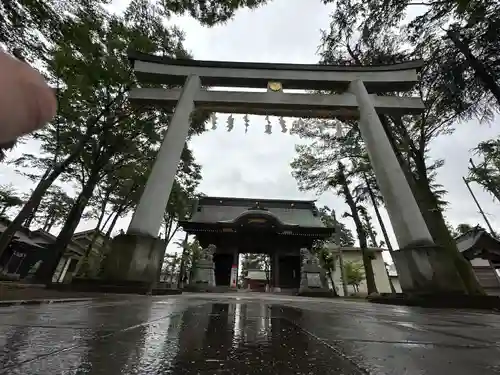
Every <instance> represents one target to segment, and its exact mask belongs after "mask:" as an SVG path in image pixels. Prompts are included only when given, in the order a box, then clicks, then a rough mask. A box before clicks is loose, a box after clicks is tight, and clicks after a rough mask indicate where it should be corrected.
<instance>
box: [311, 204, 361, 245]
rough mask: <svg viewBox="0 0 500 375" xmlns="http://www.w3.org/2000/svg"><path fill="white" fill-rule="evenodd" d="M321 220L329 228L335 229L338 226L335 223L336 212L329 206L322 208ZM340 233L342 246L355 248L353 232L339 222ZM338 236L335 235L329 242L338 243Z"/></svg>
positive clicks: (320, 210) (320, 211)
mask: <svg viewBox="0 0 500 375" xmlns="http://www.w3.org/2000/svg"><path fill="white" fill-rule="evenodd" d="M318 211H319V218H320V219H321V221H322V222H323V224H324V225H325V226H326V227H328V228H333V227H335V226H336V223H335V217H334V212H333V210H332V209H330V208H329V207H327V206H323V207H321V208H320V209H319V210H318ZM337 225H338V228H339V231H340V236H339V237H340V246H343V247H348V246H354V242H355V241H354V236H353V234H352V231H351V230H350V229H349V228H347V226H346V225H345V224H344V223H342V222H340V221H338V222H337ZM336 238H337V236H336V235H334V236H333V238H331V239H330V240H329V241H333V242H335V241H336Z"/></svg>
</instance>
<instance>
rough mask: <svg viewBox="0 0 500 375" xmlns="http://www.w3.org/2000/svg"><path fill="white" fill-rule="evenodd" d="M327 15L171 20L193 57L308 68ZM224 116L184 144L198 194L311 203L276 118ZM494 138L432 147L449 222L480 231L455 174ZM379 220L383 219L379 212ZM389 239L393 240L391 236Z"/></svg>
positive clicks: (292, 11) (485, 135) (473, 130)
mask: <svg viewBox="0 0 500 375" xmlns="http://www.w3.org/2000/svg"><path fill="white" fill-rule="evenodd" d="M127 3H128V0H116V1H115V3H114V5H113V8H114V9H116V11H120V10H122V9H123V8H124V7H125V6H126V4H127ZM331 10H332V8H331V6H330V7H327V6H325V5H323V4H322V2H321V1H320V0H274V1H273V2H271V3H270V4H269V5H266V6H264V7H262V8H260V9H257V10H255V11H248V10H241V11H239V12H237V14H236V16H235V18H234V19H233V20H232V21H230V22H228V23H227V24H225V25H221V26H216V27H213V28H204V27H201V26H200V25H199V24H198V23H197V22H196V21H194V20H192V19H190V18H188V17H182V18H176V19H174V20H171V22H175V24H177V25H178V26H179V27H180V28H181V29H182V30H184V32H185V33H186V42H185V46H186V47H187V49H188V50H190V51H191V52H192V54H193V56H194V58H195V59H204V60H233V61H260V62H287V63H316V62H317V61H318V59H319V58H318V56H317V54H316V51H317V46H318V44H319V39H320V29H324V28H327V26H328V23H329V14H330V13H331ZM226 118H227V115H219V124H218V129H217V130H216V131H207V132H206V133H205V134H203V135H201V136H198V137H196V138H194V139H193V140H192V142H191V145H190V146H191V148H192V149H193V150H194V152H195V156H196V158H197V161H198V163H200V164H201V165H202V166H203V170H202V174H203V181H202V182H201V185H200V188H199V190H200V191H201V192H203V193H205V194H207V195H215V196H236V197H253V198H286V199H310V198H315V196H314V194H312V193H309V194H305V193H302V192H299V190H298V188H297V184H296V182H295V180H294V178H293V177H292V175H291V168H290V162H291V161H292V159H293V157H294V155H295V150H294V146H295V144H296V143H298V142H300V139H298V138H297V137H295V136H291V135H289V134H282V133H281V132H280V131H279V126H278V122H277V120H278V119H277V118H271V121H272V123H273V125H274V126H273V134H271V135H267V134H265V133H264V119H263V118H260V117H257V116H251V117H250V128H249V131H248V134H245V133H244V126H243V121H242V119H241V117H240V116H235V119H236V121H235V128H234V130H233V131H232V132H230V133H228V132H226V131H225V120H226ZM287 123H288V124H289V125H290V123H291V119H287ZM498 135H499V125H498V123H497V121H496V122H494V123H493V124H491V125H480V124H478V123H477V122H475V121H471V122H468V123H461V124H458V125H457V130H456V131H455V133H454V134H453V135H451V136H441V137H440V138H439V139H436V140H435V141H434V142H433V144H432V149H431V156H432V157H435V158H444V159H445V160H446V163H445V165H444V167H443V168H441V170H440V172H439V176H438V182H440V183H441V184H442V185H443V186H444V188H445V189H447V190H448V195H447V196H446V199H447V200H448V201H449V202H450V207H449V208H448V210H447V212H446V216H447V217H448V219H449V221H450V222H451V223H452V224H454V225H456V224H459V223H462V222H467V223H470V224H473V225H475V224H478V223H479V224H481V225H483V226H484V223H483V221H482V219H481V217H480V215H479V214H478V212H477V211H478V210H477V209H476V207H475V205H474V202H473V200H472V198H471V197H470V195H469V194H468V192H467V190H466V187H465V185H464V183H463V182H462V176H464V175H465V174H466V173H467V162H468V159H469V157H470V156H471V153H470V149H471V148H473V147H475V146H476V145H477V144H478V143H479V142H480V141H483V140H486V139H489V138H493V137H497V136H498ZM27 147H28V146H20V147H18V148H17V149H16V150H15V152H13V153H12V154H13V155H20V154H22V153H23V152H24V151H25V150H26V149H27ZM0 181H1V182H2V183H5V182H9V181H12V182H13V183H15V184H16V185H18V186H19V188H20V189H22V190H29V188H30V187H32V184H31V183H30V182H27V181H26V180H25V179H24V178H22V177H19V176H16V175H15V173H14V172H13V169H12V168H11V167H9V166H5V165H1V166H0ZM473 190H474V192H475V193H476V194H477V197H478V199H479V201H480V202H481V203H482V204H483V208H484V209H485V211H486V212H487V213H488V215H489V219H490V220H491V222H492V224H493V225H494V226H495V227H499V224H500V206H499V205H498V204H497V203H495V202H493V200H492V199H491V197H490V196H489V195H488V194H486V193H485V192H483V191H482V190H481V188H479V187H478V186H473ZM318 205H319V206H321V205H328V206H330V207H332V208H335V209H336V210H337V211H338V212H339V213H340V214H341V213H343V212H344V211H345V210H346V206H345V204H344V203H343V201H342V199H341V198H338V197H336V196H335V195H334V194H331V193H329V194H324V195H322V196H321V197H318ZM384 216H385V219H386V221H387V222H388V218H387V215H384ZM129 220H130V218H128V219H124V220H122V221H121V222H120V223H119V228H123V229H126V227H127V225H128V222H129ZM346 220H347V219H346ZM348 224H349V226H350V227H351V228H352V227H353V226H352V225H351V223H350V222H349V223H348ZM93 225H94V224H93V223H90V222H85V223H81V224H80V226H79V228H78V229H89V228H92V227H93ZM379 232H380V231H379ZM392 239H393V241H394V242H395V239H394V236H392ZM169 250H174V248H170V249H169Z"/></svg>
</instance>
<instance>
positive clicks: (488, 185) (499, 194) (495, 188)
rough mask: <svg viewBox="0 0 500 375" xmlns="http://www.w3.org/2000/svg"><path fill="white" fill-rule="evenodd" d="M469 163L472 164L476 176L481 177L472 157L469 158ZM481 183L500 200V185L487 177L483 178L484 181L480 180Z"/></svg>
mask: <svg viewBox="0 0 500 375" xmlns="http://www.w3.org/2000/svg"><path fill="white" fill-rule="evenodd" d="M469 163H470V165H471V166H472V173H475V174H476V177H479V175H478V174H477V172H475V171H477V167H476V165H475V164H474V162H473V161H472V159H469ZM499 172H500V171H499ZM476 182H479V181H477V180H476ZM479 184H480V185H482V186H483V188H485V189H486V190H488V191H489V192H490V193H491V194H493V196H494V197H495V198H496V199H497V201H498V202H500V192H499V190H498V189H499V187H498V186H497V185H496V184H495V183H493V182H492V181H491V180H489V179H488V178H487V177H486V178H485V179H482V183H481V182H479Z"/></svg>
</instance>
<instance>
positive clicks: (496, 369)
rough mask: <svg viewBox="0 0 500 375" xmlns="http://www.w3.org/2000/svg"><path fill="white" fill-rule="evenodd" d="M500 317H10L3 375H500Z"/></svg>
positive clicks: (313, 304)
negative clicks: (445, 374)
mask: <svg viewBox="0 0 500 375" xmlns="http://www.w3.org/2000/svg"><path fill="white" fill-rule="evenodd" d="M499 328H500V316H499V315H496V314H492V313H491V314H490V313H483V312H470V311H461V310H433V309H419V308H402V307H391V306H381V305H373V304H369V303H366V302H351V301H342V300H334V301H332V300H318V299H307V298H305V299H303V298H302V299H301V298H296V297H287V298H284V297H279V296H272V295H271V296H270V295H253V294H250V295H246V296H245V297H243V298H241V297H240V296H239V295H211V296H207V295H205V296H202V295H183V296H176V297H170V298H166V297H165V298H147V297H137V298H133V299H129V300H124V301H104V300H102V301H91V302H79V303H68V304H61V305H40V306H18V307H8V308H1V309H0V345H2V347H3V350H2V351H0V374H26V375H28V374H96V375H98V374H106V375H114V374H344V375H349V374H366V373H368V374H377V375H378V374H391V375H392V374H394V375H396V374H397V375H403V374H422V375H424V374H425V375H428V374H442V373H449V374H454V375H462V374H500V355H499V354H500V351H499V343H500V330H499Z"/></svg>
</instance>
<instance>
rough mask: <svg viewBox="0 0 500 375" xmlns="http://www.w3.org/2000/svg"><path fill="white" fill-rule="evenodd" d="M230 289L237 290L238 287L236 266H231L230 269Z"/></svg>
mask: <svg viewBox="0 0 500 375" xmlns="http://www.w3.org/2000/svg"><path fill="white" fill-rule="evenodd" d="M230 285H231V288H237V287H238V265H236V264H233V265H232V267H231V281H230Z"/></svg>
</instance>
